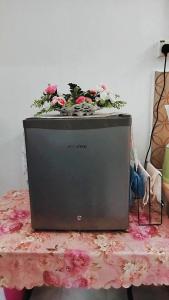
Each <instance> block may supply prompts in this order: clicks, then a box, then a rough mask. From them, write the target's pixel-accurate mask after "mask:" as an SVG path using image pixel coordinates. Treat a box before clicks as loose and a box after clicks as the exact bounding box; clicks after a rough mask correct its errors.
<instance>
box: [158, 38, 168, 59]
mask: <svg viewBox="0 0 169 300" xmlns="http://www.w3.org/2000/svg"><path fill="white" fill-rule="evenodd" d="M165 44H167V45H169V39H168V40H161V41H159V42H158V47H157V57H163V56H164V54H163V53H162V52H161V49H162V47H163V46H164V45H165Z"/></svg>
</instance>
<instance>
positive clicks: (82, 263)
mask: <svg viewBox="0 0 169 300" xmlns="http://www.w3.org/2000/svg"><path fill="white" fill-rule="evenodd" d="M64 259H65V267H66V271H67V272H68V273H71V274H72V275H73V274H77V273H79V272H81V271H82V272H84V270H86V268H87V267H88V266H89V263H90V258H89V256H88V255H87V254H86V253H85V252H84V251H82V250H67V251H65V254H64Z"/></svg>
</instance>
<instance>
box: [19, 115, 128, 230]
mask: <svg viewBox="0 0 169 300" xmlns="http://www.w3.org/2000/svg"><path fill="white" fill-rule="evenodd" d="M23 124H24V130H25V142H26V154H27V166H28V181H29V192H30V204H31V220H32V227H33V228H34V229H37V230H125V229H127V227H128V209H129V161H130V128H131V116H130V115H125V114H121V115H94V116H88V117H81V118H80V117H61V116H58V117H55V118H47V117H46V118H28V119H25V120H24V121H23Z"/></svg>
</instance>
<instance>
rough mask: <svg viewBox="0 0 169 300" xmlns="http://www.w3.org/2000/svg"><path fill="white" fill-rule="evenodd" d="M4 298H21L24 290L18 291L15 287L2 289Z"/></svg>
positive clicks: (18, 299)
mask: <svg viewBox="0 0 169 300" xmlns="http://www.w3.org/2000/svg"><path fill="white" fill-rule="evenodd" d="M4 293H5V297H6V300H23V299H24V295H25V290H22V291H18V290H16V289H4Z"/></svg>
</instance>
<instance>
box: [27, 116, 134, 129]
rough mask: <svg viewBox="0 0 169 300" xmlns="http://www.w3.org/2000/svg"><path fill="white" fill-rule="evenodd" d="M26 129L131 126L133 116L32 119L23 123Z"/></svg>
mask: <svg viewBox="0 0 169 300" xmlns="http://www.w3.org/2000/svg"><path fill="white" fill-rule="evenodd" d="M23 125H24V128H44V129H70V130H72V129H91V128H107V127H114V126H131V116H130V115H128V114H100V115H93V116H85V117H84V116H83V117H70V116H66V117H63V116H59V115H58V116H55V117H32V118H27V119H25V120H24V121H23Z"/></svg>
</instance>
